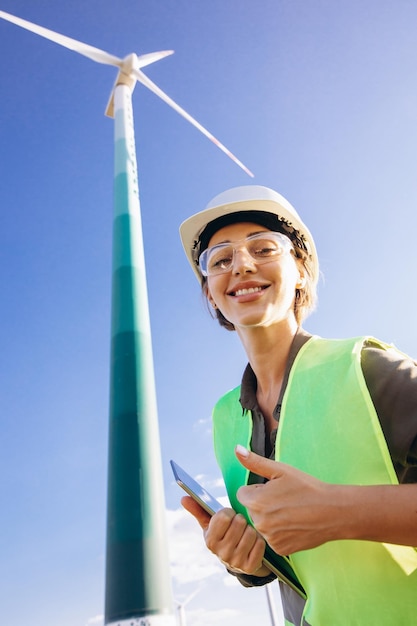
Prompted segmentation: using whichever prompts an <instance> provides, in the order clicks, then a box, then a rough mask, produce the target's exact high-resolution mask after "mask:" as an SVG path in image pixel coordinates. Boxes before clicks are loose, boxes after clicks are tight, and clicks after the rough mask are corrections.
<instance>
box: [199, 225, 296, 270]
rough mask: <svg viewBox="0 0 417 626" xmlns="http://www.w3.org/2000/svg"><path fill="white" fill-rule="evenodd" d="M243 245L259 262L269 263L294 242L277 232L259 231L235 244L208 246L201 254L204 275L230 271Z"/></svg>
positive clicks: (201, 266) (200, 262) (200, 263)
mask: <svg viewBox="0 0 417 626" xmlns="http://www.w3.org/2000/svg"><path fill="white" fill-rule="evenodd" d="M242 247H243V248H245V249H246V251H247V252H248V253H249V255H250V256H251V257H252V259H253V260H254V261H256V262H257V263H267V262H268V261H273V260H274V259H275V258H277V257H278V256H280V255H281V254H283V253H284V252H286V251H287V250H290V249H291V248H292V244H291V241H290V240H289V239H288V237H286V236H285V235H282V234H281V233H277V232H268V233H264V232H262V233H257V234H256V235H252V236H251V237H247V239H243V240H242V241H237V242H236V243H234V244H229V243H220V244H218V245H216V246H212V247H211V248H207V249H206V250H204V252H202V254H201V255H200V259H199V265H200V270H201V273H202V274H203V276H213V275H215V274H223V273H225V272H229V271H230V270H231V269H232V265H233V259H234V253H235V251H236V250H238V249H240V248H242Z"/></svg>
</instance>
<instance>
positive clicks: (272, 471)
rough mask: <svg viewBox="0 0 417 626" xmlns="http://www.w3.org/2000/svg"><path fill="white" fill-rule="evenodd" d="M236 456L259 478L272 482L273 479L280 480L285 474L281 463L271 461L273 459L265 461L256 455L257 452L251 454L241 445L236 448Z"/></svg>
mask: <svg viewBox="0 0 417 626" xmlns="http://www.w3.org/2000/svg"><path fill="white" fill-rule="evenodd" d="M235 454H236V456H237V458H238V460H239V461H240V463H241V464H242V465H243V466H244V467H246V469H248V470H250V471H251V472H253V473H254V474H258V476H263V477H264V478H268V480H270V479H271V478H279V477H280V476H282V474H283V471H282V469H283V468H282V465H281V464H280V463H278V462H277V461H271V459H265V458H264V457H263V456H259V454H255V452H251V451H250V450H248V449H247V448H244V447H243V446H241V445H237V446H236V448H235Z"/></svg>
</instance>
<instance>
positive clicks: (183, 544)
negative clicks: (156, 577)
mask: <svg viewBox="0 0 417 626" xmlns="http://www.w3.org/2000/svg"><path fill="white" fill-rule="evenodd" d="M167 521H168V536H169V557H170V564H171V575H172V577H173V579H174V581H175V583H176V584H179V585H181V584H187V583H191V582H193V583H197V582H199V581H202V580H204V579H206V578H209V577H210V576H213V575H219V574H222V573H223V572H224V568H223V566H222V565H221V564H220V562H219V561H218V559H217V557H215V556H214V555H213V554H211V552H209V550H207V548H206V544H205V543H204V539H203V533H202V530H201V528H200V526H199V525H198V523H197V522H196V520H195V519H194V518H193V517H192V516H191V515H190V514H189V513H188V512H187V511H185V510H184V509H177V510H175V511H170V510H168V511H167Z"/></svg>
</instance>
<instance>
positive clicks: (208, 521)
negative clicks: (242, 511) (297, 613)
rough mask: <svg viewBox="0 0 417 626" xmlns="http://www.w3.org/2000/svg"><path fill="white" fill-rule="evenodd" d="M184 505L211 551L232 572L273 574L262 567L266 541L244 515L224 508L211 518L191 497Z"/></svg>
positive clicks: (183, 501) (256, 574)
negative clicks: (201, 531)
mask: <svg viewBox="0 0 417 626" xmlns="http://www.w3.org/2000/svg"><path fill="white" fill-rule="evenodd" d="M181 504H182V505H183V507H184V508H185V509H186V510H187V511H188V512H189V513H191V514H192V515H194V517H195V518H196V520H197V521H198V523H199V524H200V526H201V528H202V529H203V533H204V539H205V542H206V545H207V547H208V549H209V550H210V551H211V552H213V553H214V554H215V555H216V556H217V557H218V558H219V559H220V560H221V562H222V563H223V564H224V565H225V566H226V567H227V568H228V569H229V570H232V571H234V572H238V573H243V574H252V575H255V576H268V575H269V574H270V570H269V569H268V568H267V567H265V566H264V565H263V563H262V559H263V556H264V552H265V541H264V540H263V539H262V537H261V536H260V535H259V533H257V532H256V530H255V529H254V528H253V527H252V526H250V525H249V524H248V523H247V522H246V520H245V518H244V517H243V515H239V514H236V513H235V512H234V511H233V510H232V509H230V508H224V509H222V510H221V511H219V512H218V513H216V514H215V515H213V516H212V517H211V516H210V515H209V514H208V513H206V511H204V509H203V508H202V507H201V506H200V505H199V504H198V503H197V502H196V501H195V500H193V499H192V498H191V497H189V496H184V497H183V498H182V500H181Z"/></svg>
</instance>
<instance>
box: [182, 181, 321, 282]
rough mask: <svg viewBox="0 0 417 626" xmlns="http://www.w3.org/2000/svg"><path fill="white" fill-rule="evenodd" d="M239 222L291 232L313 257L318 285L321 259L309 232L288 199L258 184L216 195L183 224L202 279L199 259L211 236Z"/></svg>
mask: <svg viewBox="0 0 417 626" xmlns="http://www.w3.org/2000/svg"><path fill="white" fill-rule="evenodd" d="M235 213H240V214H242V213H246V214H247V215H246V216H245V215H239V216H235V217H236V218H237V219H233V214H235ZM236 221H240V222H242V221H248V222H254V223H258V222H259V223H260V224H264V225H265V226H267V227H268V228H270V229H271V230H275V227H274V226H275V225H278V224H279V223H280V225H281V226H282V228H283V230H282V232H285V233H286V234H288V236H289V237H290V239H292V241H293V243H294V240H295V242H296V245H297V244H298V247H301V248H304V250H305V251H306V252H307V254H308V255H309V257H310V258H311V262H312V269H313V281H314V284H317V281H318V278H319V261H318V257H317V251H316V246H315V244H314V239H313V237H312V235H311V233H310V231H309V230H308V228H307V226H306V225H305V224H304V222H302V221H301V219H300V217H299V215H298V213H297V211H296V210H295V209H294V207H293V206H292V205H291V204H290V203H289V202H288V200H286V199H285V198H284V197H283V196H281V195H280V194H279V193H277V192H276V191H274V190H273V189H269V188H268V187H261V186H259V185H247V186H244V187H234V188H233V189H228V190H227V191H224V192H223V193H221V194H219V195H218V196H216V197H215V198H213V200H211V202H209V203H208V205H207V207H206V208H205V209H204V211H200V213H196V214H195V215H192V216H191V217H189V218H188V219H186V220H185V221H184V222H183V223H182V224H181V226H180V236H181V241H182V245H183V246H184V250H185V254H186V255H187V258H188V260H189V262H190V265H191V267H192V269H193V271H194V273H195V275H196V276H197V278H198V280H199V281H201V274H200V271H199V268H198V258H199V256H200V254H201V252H203V250H204V249H205V248H206V247H207V245H208V242H209V239H210V238H211V236H212V235H214V233H215V232H216V231H217V230H219V229H220V228H222V227H223V226H226V225H227V224H231V223H233V222H236Z"/></svg>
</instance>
